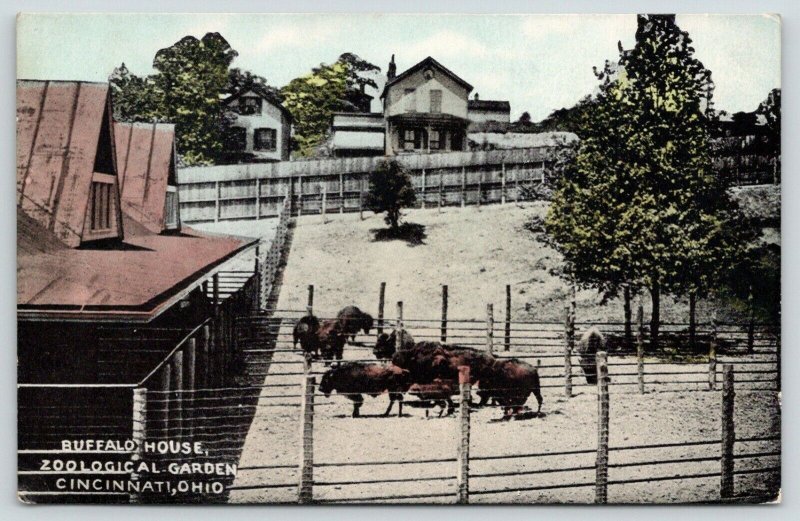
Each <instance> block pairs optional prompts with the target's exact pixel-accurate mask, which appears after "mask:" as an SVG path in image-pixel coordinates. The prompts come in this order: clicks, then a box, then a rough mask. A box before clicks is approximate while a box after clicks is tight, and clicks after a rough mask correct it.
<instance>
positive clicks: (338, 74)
mask: <svg viewBox="0 0 800 521" xmlns="http://www.w3.org/2000/svg"><path fill="white" fill-rule="evenodd" d="M379 70H380V68H379V67H377V66H375V65H372V64H371V63H369V62H367V61H364V60H362V59H361V58H359V57H358V56H356V55H355V54H351V53H345V54H342V55H341V56H340V57H339V59H338V60H336V62H334V63H333V64H331V65H327V64H324V63H323V64H320V66H319V67H317V68H315V69H313V70H312V71H311V73H310V74H307V75H305V76H301V77H299V78H295V79H293V80H292V81H290V82H289V84H288V85H286V86H284V87H283V88H282V89H281V95H282V96H283V99H284V106H285V107H286V108H287V109H288V110H289V112H290V113H291V114H292V119H293V120H294V137H293V140H294V141H293V148H294V149H295V150H297V151H298V153H299V155H301V156H311V155H313V154H314V152H315V149H316V147H318V146H319V145H321V144H322V143H323V141H325V137H326V134H327V132H328V128H329V127H330V124H331V119H332V117H333V113H334V112H355V111H357V110H358V109H357V106H358V103H357V98H358V96H360V95H362V92H363V91H362V89H363V88H364V87H367V86H370V87H377V84H376V83H375V80H374V79H372V78H371V77H369V76H368V74H369V73H371V72H375V71H379Z"/></svg>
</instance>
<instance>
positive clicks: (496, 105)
mask: <svg viewBox="0 0 800 521" xmlns="http://www.w3.org/2000/svg"><path fill="white" fill-rule="evenodd" d="M467 110H491V111H496V112H511V104H510V103H509V102H507V101H500V100H488V99H480V100H479V99H471V100H468V101H467Z"/></svg>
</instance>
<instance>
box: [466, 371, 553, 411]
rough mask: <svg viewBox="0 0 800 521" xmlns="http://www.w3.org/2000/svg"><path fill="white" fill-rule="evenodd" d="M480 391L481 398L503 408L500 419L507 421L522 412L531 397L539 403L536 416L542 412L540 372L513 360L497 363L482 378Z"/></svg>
mask: <svg viewBox="0 0 800 521" xmlns="http://www.w3.org/2000/svg"><path fill="white" fill-rule="evenodd" d="M479 388H480V392H479V394H482V396H481V398H482V399H484V397H486V398H488V397H491V398H494V399H495V400H496V401H497V403H498V404H500V405H501V406H503V409H504V413H503V419H506V420H508V419H510V418H511V416H513V415H515V414H519V413H520V412H522V411H523V410H524V408H525V402H526V401H527V400H528V397H529V396H530V395H531V394H533V395H534V396H535V397H536V401H537V402H539V407H538V408H537V409H536V414H537V415H538V414H539V413H540V412H541V411H542V402H543V399H542V392H541V386H540V384H539V372H538V371H537V370H536V368H535V367H533V366H532V365H531V364H529V363H527V362H523V361H522V360H518V359H516V358H508V359H504V360H497V361H496V362H495V363H494V364H493V365H492V367H491V368H489V369H488V370H487V371H486V372H485V373H484V374H483V376H482V377H481V380H480V385H479Z"/></svg>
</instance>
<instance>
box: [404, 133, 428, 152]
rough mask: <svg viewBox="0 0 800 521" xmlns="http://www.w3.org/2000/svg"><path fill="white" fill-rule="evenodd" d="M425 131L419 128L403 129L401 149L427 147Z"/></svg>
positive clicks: (410, 149) (408, 149)
mask: <svg viewBox="0 0 800 521" xmlns="http://www.w3.org/2000/svg"><path fill="white" fill-rule="evenodd" d="M426 141H427V140H426V139H425V131H424V130H423V129H420V128H409V129H406V130H404V131H403V150H406V151H412V150H421V149H424V148H427V146H428V144H427V142H426Z"/></svg>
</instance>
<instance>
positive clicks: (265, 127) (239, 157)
mask: <svg viewBox="0 0 800 521" xmlns="http://www.w3.org/2000/svg"><path fill="white" fill-rule="evenodd" d="M223 103H224V104H225V106H226V107H227V108H228V109H229V110H230V111H232V112H234V113H235V114H236V121H235V122H234V123H233V128H232V129H231V133H230V135H229V136H227V139H226V151H227V152H228V154H229V156H230V157H231V159H232V160H235V161H238V162H269V161H288V160H289V151H290V141H291V132H292V115H291V114H290V113H289V111H288V110H286V108H284V107H283V106H282V105H281V104H279V103H276V102H274V101H272V100H270V99H269V98H268V97H266V96H264V95H262V94H259V93H257V92H254V91H252V90H248V91H245V92H240V93H238V94H233V95H232V96H229V97H228V98H226V99H225V100H224V101H223Z"/></svg>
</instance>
